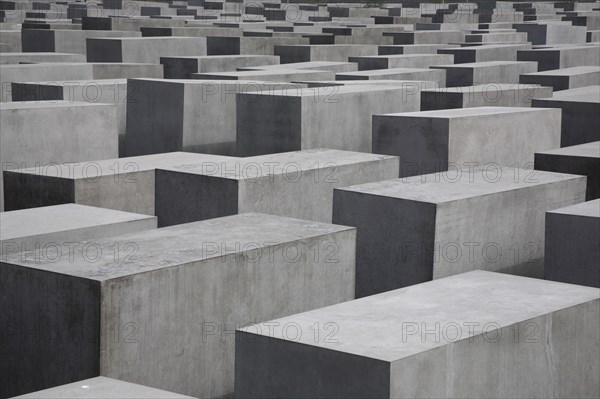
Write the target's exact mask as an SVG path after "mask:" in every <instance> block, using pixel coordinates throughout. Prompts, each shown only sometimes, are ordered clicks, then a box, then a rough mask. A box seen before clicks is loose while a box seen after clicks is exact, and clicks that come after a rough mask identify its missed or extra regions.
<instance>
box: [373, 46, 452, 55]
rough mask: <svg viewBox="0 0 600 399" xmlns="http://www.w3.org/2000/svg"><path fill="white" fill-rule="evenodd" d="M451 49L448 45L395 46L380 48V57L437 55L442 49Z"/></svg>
mask: <svg viewBox="0 0 600 399" xmlns="http://www.w3.org/2000/svg"><path fill="white" fill-rule="evenodd" d="M445 47H449V45H448V44H394V45H391V46H386V45H382V46H379V52H378V53H379V55H390V54H437V51H438V50H439V49H441V48H445Z"/></svg>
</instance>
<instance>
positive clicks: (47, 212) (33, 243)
mask: <svg viewBox="0 0 600 399" xmlns="http://www.w3.org/2000/svg"><path fill="white" fill-rule="evenodd" d="M156 225H157V219H156V217H154V216H148V215H140V214H137V213H130V212H121V211H114V210H110V209H103V208H96V207H92V206H84V205H77V204H64V205H55V206H45V207H40V208H31V209H23V210H18V211H11V212H1V213H0V245H1V246H2V251H1V253H2V256H6V254H8V253H11V252H22V251H32V250H35V249H39V248H43V247H46V246H48V245H62V244H63V243H67V242H82V241H87V240H91V239H96V238H99V237H108V236H114V235H120V234H125V233H132V232H136V231H141V230H147V229H153V228H156Z"/></svg>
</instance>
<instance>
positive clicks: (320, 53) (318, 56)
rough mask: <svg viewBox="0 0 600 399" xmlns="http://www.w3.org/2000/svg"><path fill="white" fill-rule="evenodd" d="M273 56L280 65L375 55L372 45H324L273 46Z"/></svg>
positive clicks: (375, 50) (346, 59) (343, 59)
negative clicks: (278, 59)
mask: <svg viewBox="0 0 600 399" xmlns="http://www.w3.org/2000/svg"><path fill="white" fill-rule="evenodd" d="M273 54H274V55H278V56H279V57H280V61H281V63H282V64H288V63H295V62H308V61H339V62H347V61H348V57H358V56H368V55H376V54H377V46H376V45H373V44H364V45H361V44H324V45H289V46H275V50H274V53H273Z"/></svg>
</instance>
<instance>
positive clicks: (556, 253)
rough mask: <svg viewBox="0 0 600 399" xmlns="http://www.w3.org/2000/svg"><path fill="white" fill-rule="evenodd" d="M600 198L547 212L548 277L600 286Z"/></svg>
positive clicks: (546, 254) (546, 275)
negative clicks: (599, 245)
mask: <svg viewBox="0 0 600 399" xmlns="http://www.w3.org/2000/svg"><path fill="white" fill-rule="evenodd" d="M599 242H600V199H596V200H593V201H588V202H584V203H582V204H577V205H572V206H568V207H565V208H560V209H556V210H553V211H550V212H546V246H545V248H546V250H545V254H544V278H545V279H547V280H553V281H561V282H563V283H570V284H578V285H586V286H590V287H596V288H600V247H598V243H599Z"/></svg>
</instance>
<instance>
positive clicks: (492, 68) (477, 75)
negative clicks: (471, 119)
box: [431, 61, 537, 87]
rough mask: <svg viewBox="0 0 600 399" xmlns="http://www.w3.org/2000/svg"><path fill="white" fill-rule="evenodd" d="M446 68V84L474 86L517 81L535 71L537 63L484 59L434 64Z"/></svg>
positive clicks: (436, 66) (450, 85) (437, 67)
mask: <svg viewBox="0 0 600 399" xmlns="http://www.w3.org/2000/svg"><path fill="white" fill-rule="evenodd" d="M431 67H432V68H434V69H445V70H446V86H448V87H458V86H476V85H481V84H491V83H513V84H514V83H518V82H519V76H520V75H521V74H524V73H531V72H537V63H536V62H528V61H485V62H473V63H465V64H457V65H435V66H433V65H432V66H431Z"/></svg>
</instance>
